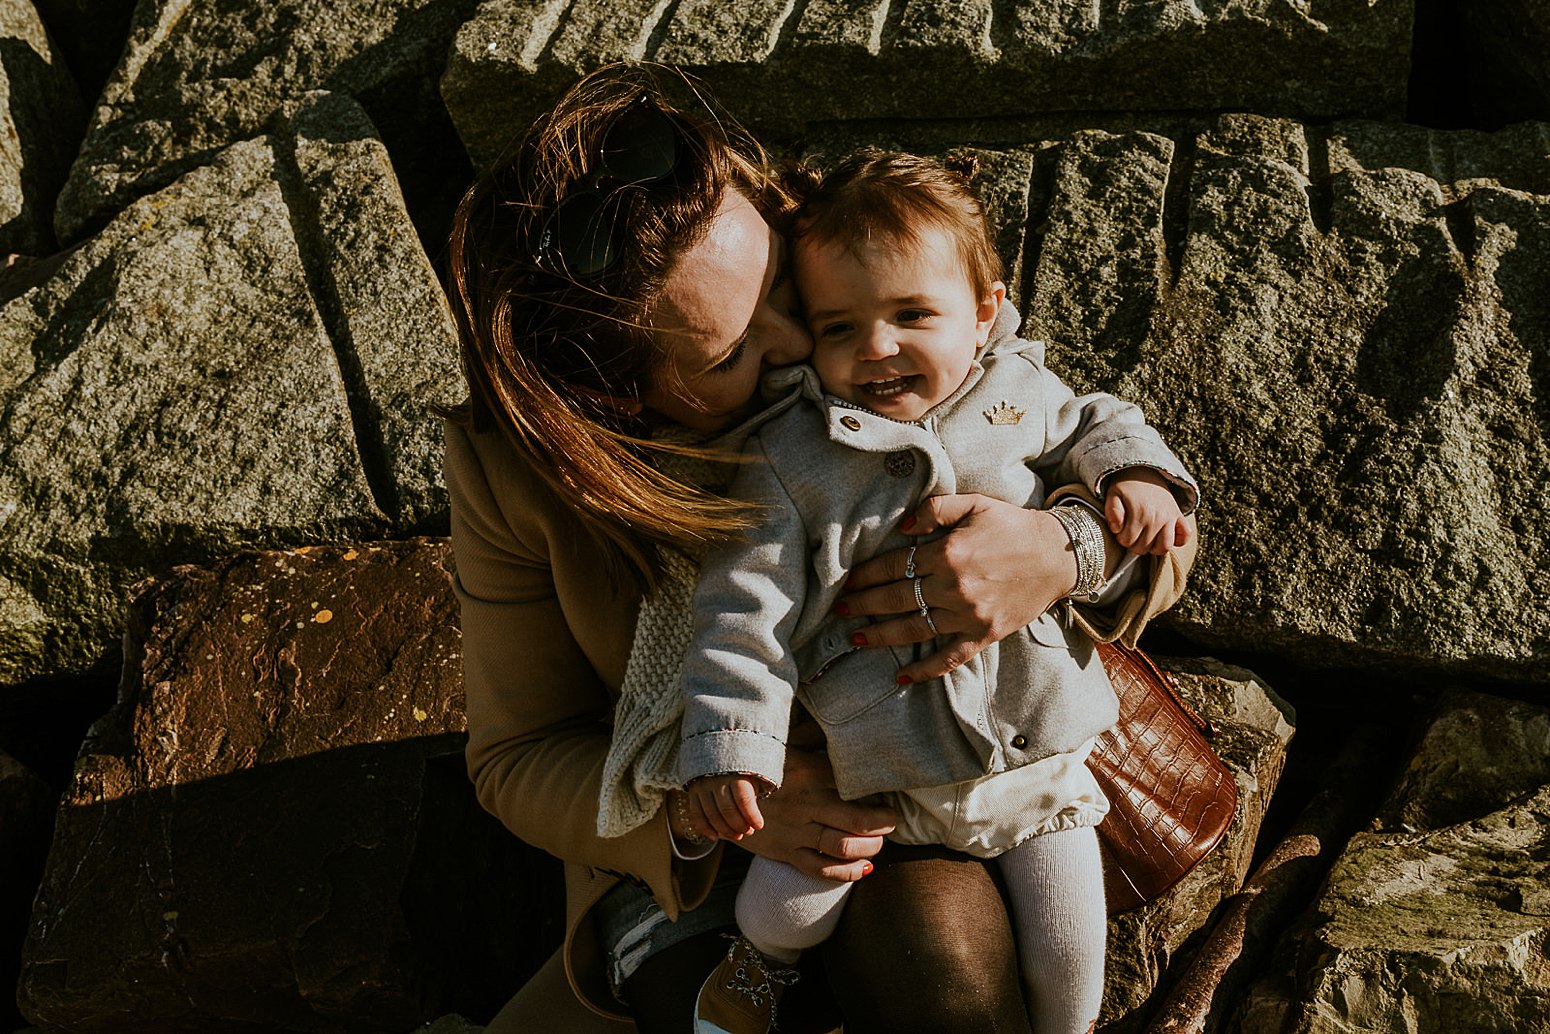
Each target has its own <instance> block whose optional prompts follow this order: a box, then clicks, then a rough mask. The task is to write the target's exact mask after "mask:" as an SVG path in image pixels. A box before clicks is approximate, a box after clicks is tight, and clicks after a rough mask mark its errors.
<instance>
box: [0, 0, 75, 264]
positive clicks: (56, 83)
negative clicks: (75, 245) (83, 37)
mask: <svg viewBox="0 0 1550 1034" xmlns="http://www.w3.org/2000/svg"><path fill="white" fill-rule="evenodd" d="M85 122H86V112H85V109H84V108H83V107H82V105H81V94H80V90H79V88H78V87H77V86H76V83H75V80H74V79H73V78H72V77H71V75H70V70H69V69H68V68H66V67H65V62H64V60H63V59H62V58H61V57H60V54H59V51H58V49H57V48H56V47H55V46H54V44H53V41H52V40H50V39H49V36H48V33H47V32H46V31H44V28H43V22H42V21H41V20H40V19H39V18H38V12H37V9H36V8H34V7H33V5H32V2H31V0H0V253H7V252H19V253H21V254H25V255H45V254H48V253H49V252H50V251H53V250H54V229H53V223H54V198H55V196H56V195H57V194H58V193H59V188H60V186H61V185H62V184H63V183H64V181H65V175H66V174H67V173H68V172H69V171H70V161H71V159H72V158H74V157H75V149H76V147H77V146H78V145H79V144H80V140H81V133H82V132H83V131H84V129H85Z"/></svg>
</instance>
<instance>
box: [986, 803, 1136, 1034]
mask: <svg viewBox="0 0 1550 1034" xmlns="http://www.w3.org/2000/svg"><path fill="white" fill-rule="evenodd" d="M996 862H997V863H998V864H999V865H1000V866H1001V874H1002V876H1003V877H1004V878H1005V880H1006V892H1007V897H1008V898H1009V899H1010V900H1011V902H1012V918H1013V923H1014V926H1015V927H1016V929H1017V941H1018V944H1019V945H1020V946H1021V948H1022V953H1021V954H1022V971H1023V979H1024V981H1026V982H1027V984H1028V997H1029V999H1030V1003H1031V1006H1032V1013H1033V1029H1034V1030H1036V1031H1038V1032H1039V1034H1086V1032H1087V1031H1089V1030H1091V1029H1092V1028H1093V1025H1094V1024H1095V1023H1096V1022H1097V1020H1098V1010H1099V1009H1101V1008H1102V1007H1103V952H1104V943H1105V941H1106V939H1107V937H1108V930H1109V918H1108V911H1107V909H1106V908H1105V907H1104V900H1103V861H1102V858H1101V856H1100V855H1099V853H1098V834H1097V831H1096V830H1094V829H1093V828H1092V827H1091V826H1081V827H1078V828H1076V829H1064V830H1060V831H1059V832H1056V833H1045V834H1042V835H1040V836H1036V837H1031V838H1029V839H1028V840H1026V841H1024V842H1023V843H1022V844H1020V845H1018V846H1017V847H1014V848H1013V849H1012V850H1010V851H1008V852H1006V853H1005V854H1003V855H1002V856H1001V857H999V858H997V859H996Z"/></svg>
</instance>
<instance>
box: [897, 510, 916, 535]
mask: <svg viewBox="0 0 1550 1034" xmlns="http://www.w3.org/2000/svg"><path fill="white" fill-rule="evenodd" d="M914 526H915V517H914V515H913V514H911V515H910V516H908V517H906V518H904V523H903V524H901V525H899V529H900V530H901V531H909V530H910V529H911V528H913V527H914Z"/></svg>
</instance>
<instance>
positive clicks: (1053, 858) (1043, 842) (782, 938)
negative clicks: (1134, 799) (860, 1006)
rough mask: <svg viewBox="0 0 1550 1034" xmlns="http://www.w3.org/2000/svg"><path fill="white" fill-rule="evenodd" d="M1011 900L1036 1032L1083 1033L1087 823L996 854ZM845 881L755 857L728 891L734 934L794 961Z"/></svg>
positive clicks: (1087, 1008)
mask: <svg viewBox="0 0 1550 1034" xmlns="http://www.w3.org/2000/svg"><path fill="white" fill-rule="evenodd" d="M996 863H997V865H999V866H1000V868H1001V873H1002V877H1003V878H1004V879H1005V881H1006V887H1007V896H1008V897H1009V898H1010V899H1011V917H1012V923H1013V925H1014V927H1015V929H1016V931H1017V945H1018V957H1019V959H1020V963H1021V969H1022V977H1023V984H1024V986H1025V987H1026V988H1027V992H1028V1014H1029V1019H1030V1021H1031V1022H1032V1024H1033V1029H1034V1030H1035V1031H1036V1032H1037V1034H1086V1032H1087V1031H1088V1029H1089V1028H1090V1026H1091V1024H1092V1022H1093V1021H1094V1020H1096V1019H1097V1018H1098V1010H1099V1008H1100V1007H1101V1006H1102V1004H1103V953H1104V943H1105V940H1106V938H1107V936H1108V914H1107V911H1106V909H1105V907H1104V900H1103V864H1102V860H1101V858H1100V856H1099V854H1098V835H1097V832H1096V831H1095V830H1094V829H1093V828H1092V827H1091V826H1079V827H1077V828H1075V829H1066V830H1060V831H1057V832H1054V833H1044V834H1041V835H1039V836H1035V837H1030V838H1029V839H1027V840H1025V841H1023V842H1022V843H1021V844H1019V845H1018V846H1017V847H1014V848H1012V849H1011V850H1010V851H1007V852H1005V853H1004V854H1001V855H1000V856H998V857H997V858H996ZM849 891H850V884H848V883H834V882H832V881H830V880H824V879H819V878H818V877H816V876H809V875H807V874H806V873H804V872H802V871H801V870H800V869H797V868H794V867H793V866H790V865H786V864H785V863H783V862H772V861H770V860H768V859H766V858H755V859H754V860H753V862H752V864H751V865H750V866H749V867H748V877H747V879H745V880H744V881H743V886H742V889H741V890H740V891H739V892H738V895H737V922H738V926H740V927H741V928H742V932H743V936H745V937H747V938H748V939H749V940H750V941H752V942H753V944H754V947H756V948H758V949H759V950H760V951H761V952H763V953H764V954H765V955H768V956H770V957H771V958H773V959H775V960H777V961H780V962H786V963H791V962H795V961H796V959H797V958H798V956H800V955H801V953H802V951H803V949H806V948H811V947H814V946H815V945H818V944H820V943H822V942H823V941H824V940H825V939H827V938H828V936H829V935H830V934H832V933H833V932H834V927H835V925H836V924H837V923H838V922H839V919H840V912H841V910H842V909H843V908H844V907H845V897H846V895H847V894H848V893H849Z"/></svg>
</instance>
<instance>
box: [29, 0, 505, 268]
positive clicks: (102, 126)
mask: <svg viewBox="0 0 1550 1034" xmlns="http://www.w3.org/2000/svg"><path fill="white" fill-rule="evenodd" d="M474 3H475V0H335V2H332V3H327V4H319V3H312V2H308V0H272V2H268V3H262V4H253V3H248V2H246V0H147V2H145V3H141V4H140V5H139V6H138V7H137V8H136V9H135V14H134V19H133V22H132V24H131V27H130V33H129V42H128V43H127V45H126V47H125V50H124V54H123V58H122V60H120V62H119V64H118V66H117V67H116V68H115V70H114V72H113V75H112V77H111V78H110V79H109V80H108V82H107V85H106V86H105V87H104V88H103V92H102V97H101V99H100V100H99V102H98V105H97V108H96V110H95V112H94V113H93V114H92V117H91V120H90V123H89V125H88V128H87V136H86V142H85V144H84V145H83V146H82V149H81V154H80V156H79V157H78V158H77V159H76V162H75V165H74V167H73V168H72V169H71V171H70V178H69V181H68V182H67V183H66V185H65V189H64V191H63V193H62V194H61V195H60V198H59V208H58V212H57V215H56V218H55V227H56V229H57V231H58V233H59V237H60V240H62V241H76V240H79V239H80V238H81V237H82V236H83V235H84V234H85V233H87V232H89V231H90V230H91V229H93V228H95V227H97V226H100V225H102V223H103V222H105V221H106V220H107V219H108V218H109V217H111V216H112V215H113V214H114V213H116V212H118V211H120V210H121V209H123V208H124V206H125V205H127V204H128V203H129V202H130V201H132V200H134V199H135V198H137V197H141V196H143V195H145V194H149V193H151V192H152V191H154V190H157V189H159V188H161V187H164V186H166V185H167V184H168V183H171V182H172V181H173V180H174V179H176V178H177V177H178V176H180V175H182V174H183V173H185V172H187V171H189V170H190V169H192V168H194V167H196V166H198V165H202V164H204V163H205V162H206V161H207V160H209V158H210V156H211V155H213V154H214V153H215V152H217V151H219V150H220V149H221V148H223V147H226V146H227V145H228V144H232V143H235V142H237V141H239V140H243V139H246V138H248V137H252V136H255V135H257V134H258V133H260V132H261V131H263V130H264V129H265V127H266V126H268V125H269V124H270V122H271V120H272V119H273V118H274V117H275V116H277V115H287V114H290V113H291V112H293V111H295V110H296V109H297V108H298V107H299V106H301V104H302V103H304V101H305V95H306V94H307V93H308V92H309V91H314V90H329V91H334V92H339V93H345V94H348V95H350V96H353V97H354V98H356V99H357V100H358V101H360V102H361V104H362V105H363V106H364V107H365V108H366V109H367V111H368V112H369V113H370V115H371V117H372V119H373V121H375V122H376V123H377V125H378V126H379V128H380V129H381V131H382V135H383V138H384V139H385V140H387V142H388V145H389V149H390V150H391V151H392V152H393V153H394V155H395V156H396V157H398V158H399V160H400V165H401V169H400V171H401V173H402V175H403V179H404V180H405V181H406V182H410V181H416V182H417V181H418V180H419V179H421V178H422V172H426V173H428V172H430V171H432V167H433V166H434V164H435V163H436V162H437V161H439V160H441V159H439V158H438V157H437V154H436V150H437V146H436V145H439V144H440V143H441V142H442V139H443V137H444V136H445V135H447V134H444V133H443V131H442V130H443V127H444V126H445V125H446V121H447V120H446V113H445V110H444V109H443V108H442V106H441V102H440V99H439V97H438V96H437V92H436V82H437V78H438V76H439V75H440V74H441V69H442V64H443V61H444V55H445V54H446V51H447V47H448V45H449V43H450V42H451V40H452V36H453V33H454V32H455V31H456V29H457V27H458V26H459V25H460V24H462V22H463V21H464V19H465V18H466V17H468V16H469V15H470V14H471V13H472V11H473V9H474Z"/></svg>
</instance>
